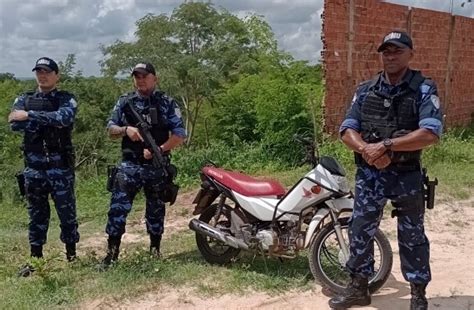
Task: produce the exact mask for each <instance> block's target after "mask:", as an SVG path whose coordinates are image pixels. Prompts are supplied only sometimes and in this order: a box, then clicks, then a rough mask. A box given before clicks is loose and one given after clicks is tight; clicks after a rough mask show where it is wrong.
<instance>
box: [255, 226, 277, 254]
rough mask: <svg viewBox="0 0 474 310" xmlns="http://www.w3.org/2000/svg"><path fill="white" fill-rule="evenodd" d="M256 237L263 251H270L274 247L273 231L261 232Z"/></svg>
mask: <svg viewBox="0 0 474 310" xmlns="http://www.w3.org/2000/svg"><path fill="white" fill-rule="evenodd" d="M255 237H256V238H257V239H258V241H259V243H260V245H261V247H262V249H264V250H266V251H267V250H268V249H270V247H272V246H273V231H272V230H260V231H259V232H257V234H256V235H255Z"/></svg>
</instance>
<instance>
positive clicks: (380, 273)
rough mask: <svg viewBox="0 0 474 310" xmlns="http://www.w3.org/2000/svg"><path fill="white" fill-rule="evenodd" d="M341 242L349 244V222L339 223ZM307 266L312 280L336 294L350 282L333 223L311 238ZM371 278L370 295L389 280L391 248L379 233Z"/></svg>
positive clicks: (375, 245)
mask: <svg viewBox="0 0 474 310" xmlns="http://www.w3.org/2000/svg"><path fill="white" fill-rule="evenodd" d="M339 220H340V223H341V228H342V232H343V235H344V239H345V240H346V242H348V234H347V231H348V226H349V225H348V221H349V218H341V219H339ZM308 259H309V266H310V269H311V273H312V274H313V276H314V278H315V279H316V280H317V281H318V282H319V283H320V284H321V285H322V286H324V287H326V288H329V289H330V290H331V291H333V292H335V293H342V292H343V291H344V290H345V288H346V287H347V284H348V283H349V281H350V275H349V273H348V272H347V271H346V269H345V262H343V259H342V253H341V249H340V247H339V244H338V242H337V238H336V231H335V230H334V226H333V223H332V222H331V223H329V224H328V225H326V226H324V227H323V228H322V229H321V231H320V232H319V233H318V234H317V235H316V237H315V238H314V240H313V242H312V244H311V247H310V251H309V253H308ZM374 260H375V263H374V271H375V272H374V275H373V276H372V277H370V278H369V291H370V293H374V292H376V291H378V290H379V289H380V288H381V287H382V286H383V285H384V284H385V282H386V281H387V279H388V277H389V276H390V272H391V270H392V264H393V254H392V247H391V246H390V242H389V241H388V239H387V237H386V236H385V235H384V234H383V233H382V231H380V230H377V232H376V233H375V238H374Z"/></svg>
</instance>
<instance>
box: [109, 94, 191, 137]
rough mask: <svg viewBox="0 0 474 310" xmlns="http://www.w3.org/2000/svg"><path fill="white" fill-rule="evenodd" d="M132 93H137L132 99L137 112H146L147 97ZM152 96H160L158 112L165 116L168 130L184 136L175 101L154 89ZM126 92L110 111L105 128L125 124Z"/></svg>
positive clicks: (147, 106) (179, 111)
mask: <svg viewBox="0 0 474 310" xmlns="http://www.w3.org/2000/svg"><path fill="white" fill-rule="evenodd" d="M134 94H137V95H138V98H136V99H134V100H133V106H134V108H135V110H136V111H137V112H138V113H139V114H142V115H143V114H148V111H149V109H150V101H149V100H148V98H146V97H143V96H141V95H140V94H139V93H137V92H135V93H134ZM152 96H161V97H162V99H163V100H162V101H161V102H162V104H160V105H158V108H159V109H160V114H161V115H162V116H163V117H164V118H166V120H167V121H168V122H169V125H170V131H171V133H172V134H173V135H176V136H178V137H181V138H186V130H185V129H184V125H183V120H182V118H181V110H180V109H179V106H178V104H177V103H176V101H175V100H174V99H173V98H171V97H168V96H167V95H164V94H162V93H160V92H158V91H156V90H155V91H154V93H153V95H152ZM127 97H128V94H126V95H123V96H121V97H120V98H119V99H118V101H117V103H116V104H115V107H114V109H113V111H112V115H111V116H110V119H109V121H108V123H107V128H110V126H112V125H117V126H126V125H128V124H127V121H126V119H125V114H124V107H125V105H126V104H127V100H126V99H127Z"/></svg>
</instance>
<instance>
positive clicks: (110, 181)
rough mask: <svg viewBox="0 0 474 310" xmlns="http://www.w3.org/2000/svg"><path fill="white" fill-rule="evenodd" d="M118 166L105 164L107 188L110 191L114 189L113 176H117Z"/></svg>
mask: <svg viewBox="0 0 474 310" xmlns="http://www.w3.org/2000/svg"><path fill="white" fill-rule="evenodd" d="M117 171H118V168H117V167H116V166H113V165H109V166H107V190H108V191H109V192H112V191H113V189H114V184H115V178H116V176H117Z"/></svg>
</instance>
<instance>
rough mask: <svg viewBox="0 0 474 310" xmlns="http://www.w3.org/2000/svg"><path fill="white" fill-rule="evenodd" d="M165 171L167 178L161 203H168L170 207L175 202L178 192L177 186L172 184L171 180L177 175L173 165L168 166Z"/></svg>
mask: <svg viewBox="0 0 474 310" xmlns="http://www.w3.org/2000/svg"><path fill="white" fill-rule="evenodd" d="M165 169H166V170H167V172H168V176H167V179H166V184H165V188H164V190H163V194H162V199H163V202H169V203H170V206H171V205H173V204H174V203H175V202H176V197H177V196H178V191H179V186H178V185H177V184H175V183H173V180H174V179H175V178H176V176H177V175H178V169H177V168H176V166H175V165H173V164H169V165H168V166H166V167H165Z"/></svg>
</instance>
